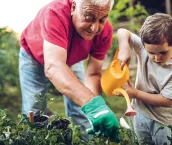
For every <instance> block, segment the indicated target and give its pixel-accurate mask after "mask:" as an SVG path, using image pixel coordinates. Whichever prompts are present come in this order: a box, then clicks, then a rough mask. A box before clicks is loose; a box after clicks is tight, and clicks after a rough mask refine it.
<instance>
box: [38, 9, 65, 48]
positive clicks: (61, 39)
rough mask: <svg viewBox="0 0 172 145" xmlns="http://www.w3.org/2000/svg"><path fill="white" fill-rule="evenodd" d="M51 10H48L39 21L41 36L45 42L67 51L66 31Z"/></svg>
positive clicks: (59, 18)
mask: <svg viewBox="0 0 172 145" xmlns="http://www.w3.org/2000/svg"><path fill="white" fill-rule="evenodd" d="M62 20H63V18H61V17H60V16H59V15H58V14H57V13H56V12H54V11H53V10H48V11H47V12H46V13H45V14H44V16H43V17H42V19H41V22H40V25H41V34H42V36H43V39H45V40H46V41H48V42H50V43H52V44H55V45H58V46H60V47H62V48H65V49H67V44H68V39H67V34H68V29H67V27H66V26H65V23H63V22H62Z"/></svg>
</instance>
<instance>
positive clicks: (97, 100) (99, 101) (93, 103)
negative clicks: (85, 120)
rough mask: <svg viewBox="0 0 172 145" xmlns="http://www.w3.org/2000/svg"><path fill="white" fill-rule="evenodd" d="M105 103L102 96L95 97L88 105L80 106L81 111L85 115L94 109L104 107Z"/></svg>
mask: <svg viewBox="0 0 172 145" xmlns="http://www.w3.org/2000/svg"><path fill="white" fill-rule="evenodd" d="M105 104H106V102H105V101H104V99H103V97H102V96H96V97H94V98H92V99H91V100H90V101H89V102H88V103H86V104H85V105H83V106H82V108H81V109H82V111H83V112H84V113H86V114H87V112H90V111H92V110H93V109H95V108H98V107H99V106H101V105H105Z"/></svg>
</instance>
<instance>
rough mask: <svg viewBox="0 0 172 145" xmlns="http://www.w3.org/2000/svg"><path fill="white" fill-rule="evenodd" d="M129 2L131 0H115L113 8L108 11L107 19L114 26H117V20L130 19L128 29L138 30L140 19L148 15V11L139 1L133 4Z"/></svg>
mask: <svg viewBox="0 0 172 145" xmlns="http://www.w3.org/2000/svg"><path fill="white" fill-rule="evenodd" d="M130 3H131V0H117V2H116V4H115V5H114V8H113V10H112V11H111V12H110V15H109V20H110V21H111V23H112V24H113V26H114V27H116V26H117V23H118V22H121V21H130V22H131V23H130V24H129V25H128V29H130V30H132V31H138V30H139V29H140V26H141V23H142V21H143V20H144V19H145V18H146V17H147V16H148V12H147V11H146V10H145V8H144V6H142V5H141V4H140V3H137V4H134V5H133V6H131V5H130ZM119 27H120V26H119Z"/></svg>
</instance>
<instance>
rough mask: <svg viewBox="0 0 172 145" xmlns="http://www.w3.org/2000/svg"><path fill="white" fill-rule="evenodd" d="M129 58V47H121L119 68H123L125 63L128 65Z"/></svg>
mask: <svg viewBox="0 0 172 145" xmlns="http://www.w3.org/2000/svg"><path fill="white" fill-rule="evenodd" d="M130 59H131V54H130V51H129V48H128V49H125V50H124V51H123V50H121V49H120V50H119V53H118V60H119V61H120V62H121V69H123V67H124V66H125V65H129V63H130Z"/></svg>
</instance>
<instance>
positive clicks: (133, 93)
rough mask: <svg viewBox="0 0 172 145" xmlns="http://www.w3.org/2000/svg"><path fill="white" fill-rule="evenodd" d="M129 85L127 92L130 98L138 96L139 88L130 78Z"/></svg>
mask: <svg viewBox="0 0 172 145" xmlns="http://www.w3.org/2000/svg"><path fill="white" fill-rule="evenodd" d="M127 84H128V85H127V87H126V89H125V91H126V92H127V94H128V96H129V97H130V98H136V96H137V91H138V90H137V89H136V88H135V87H134V86H133V84H132V83H131V82H130V80H129V81H128V82H127Z"/></svg>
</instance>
